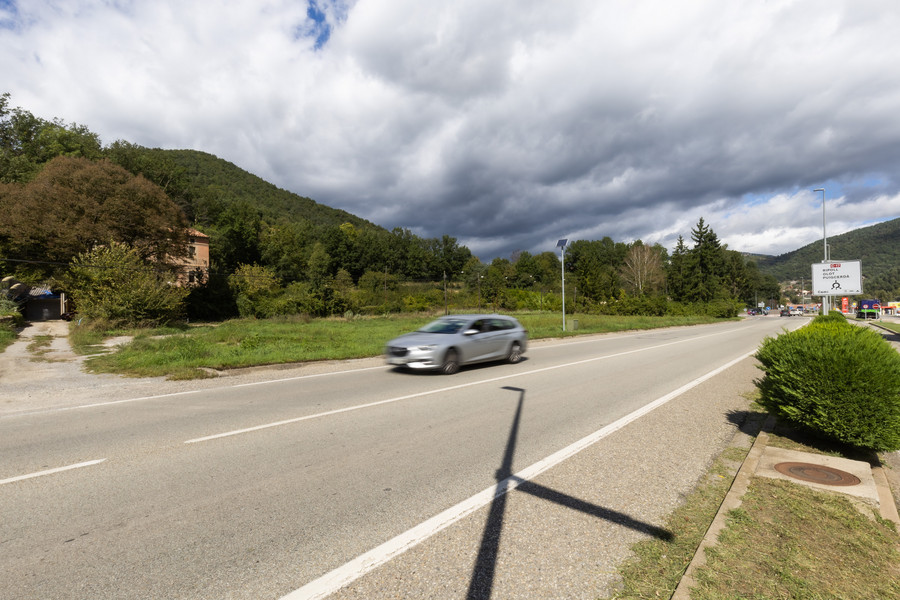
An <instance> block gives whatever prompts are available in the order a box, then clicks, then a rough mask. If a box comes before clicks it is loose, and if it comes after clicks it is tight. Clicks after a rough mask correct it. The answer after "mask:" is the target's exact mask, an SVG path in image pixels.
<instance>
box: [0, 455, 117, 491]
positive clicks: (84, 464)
mask: <svg viewBox="0 0 900 600" xmlns="http://www.w3.org/2000/svg"><path fill="white" fill-rule="evenodd" d="M105 460H106V459H105V458H101V459H99V460H89V461H87V462H81V463H77V464H74V465H69V466H67V467H57V468H55V469H47V470H46V471H37V472H36V473H29V474H27V475H19V476H18V477H10V478H9V479H0V485H5V484H7V483H14V482H16V481H22V480H24V479H32V478H34V477H43V476H44V475H53V474H54V473H61V472H63V471H70V470H72V469H81V468H82V467H90V466H93V465H99V464H100V463H102V462H103V461H105Z"/></svg>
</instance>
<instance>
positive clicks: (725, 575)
mask: <svg viewBox="0 0 900 600" xmlns="http://www.w3.org/2000/svg"><path fill="white" fill-rule="evenodd" d="M766 416H767V413H766V412H765V409H764V408H763V407H762V406H760V405H759V404H758V403H756V402H753V403H751V406H750V412H749V417H748V420H747V422H746V423H745V426H744V430H749V431H757V432H758V430H759V429H760V424H761V423H762V421H763V420H764V419H765V418H766ZM767 443H768V445H770V446H777V447H781V448H787V449H791V450H798V451H801V452H809V453H817V454H827V455H830V456H840V457H844V458H849V459H852V460H864V461H871V462H873V463H874V462H875V461H877V460H878V459H877V457H876V455H875V454H874V453H872V452H870V451H866V450H862V449H860V448H857V447H855V446H851V445H847V444H840V443H837V442H829V441H825V440H823V439H822V438H821V437H819V436H816V435H814V434H812V433H811V432H809V431H806V430H801V429H796V428H795V427H792V426H791V425H789V424H786V423H784V422H782V421H779V422H778V423H777V424H776V426H775V429H774V431H773V432H771V433H769V436H768V442H767ZM747 451H748V448H745V447H730V448H727V449H726V450H725V451H724V452H723V454H722V455H721V456H720V457H719V458H718V459H717V460H716V461H715V463H714V464H713V466H712V468H711V469H710V471H709V472H708V473H707V476H706V477H705V478H704V480H702V481H701V482H700V483H699V484H698V486H697V488H696V489H695V490H694V491H693V492H692V493H691V494H690V495H689V496H688V497H687V498H686V499H685V502H684V503H683V504H682V505H681V506H680V507H679V508H677V509H676V510H675V511H674V512H673V513H672V514H671V515H670V516H669V518H668V520H667V521H666V524H665V528H666V529H667V530H668V531H671V532H672V534H673V536H672V538H671V539H670V540H659V539H652V540H647V541H644V542H640V543H638V544H637V545H636V546H635V547H634V548H632V550H633V552H634V558H633V559H632V560H630V561H628V562H627V563H625V564H624V565H623V566H622V567H621V568H620V569H619V573H620V575H621V577H622V584H621V589H620V591H619V592H618V593H616V594H615V595H614V596H613V598H615V599H616V600H657V599H659V598H670V597H671V596H672V594H673V593H674V591H675V588H676V587H677V586H678V583H679V582H680V580H681V577H682V575H683V574H684V571H685V570H686V569H687V567H688V564H689V563H690V561H691V560H692V559H693V557H694V553H695V552H696V551H697V547H698V545H699V544H700V542H701V540H702V539H703V537H704V536H705V535H706V532H707V529H708V528H709V526H710V524H711V523H712V521H713V519H714V518H715V515H716V513H717V511H718V509H719V506H720V505H721V503H722V501H723V500H724V499H725V496H726V494H727V493H728V490H729V489H730V487H731V485H732V483H733V481H734V477H735V475H736V473H737V470H738V468H739V466H740V463H741V462H742V461H743V459H744V458H745V456H746V453H747ZM706 558H707V563H706V565H705V566H703V567H701V568H699V569H698V570H697V572H696V573H695V575H694V578H695V581H696V586H695V587H694V588H693V589H691V591H690V597H691V600H749V599H753V600H782V599H784V598H808V599H811V600H812V599H816V600H818V599H821V600H826V599H836V598H841V599H843V600H870V599H872V598H900V534H898V532H897V530H896V527H895V525H894V524H893V523H892V522H890V521H886V520H884V519H882V518H881V517H880V516H879V515H878V513H877V511H876V510H875V509H874V507H868V508H862V509H861V508H859V507H858V506H857V505H855V504H853V502H851V501H850V500H849V499H848V498H847V497H845V496H842V495H840V494H838V493H826V492H817V491H814V490H811V489H809V488H808V487H805V486H802V485H799V484H795V483H791V482H787V481H779V480H768V479H765V478H760V477H753V478H751V481H750V485H749V488H748V491H747V492H746V494H745V495H744V496H743V499H742V503H741V506H740V507H739V508H737V509H735V510H733V511H731V512H730V513H729V514H728V515H727V520H726V527H725V529H724V530H723V531H722V532H721V533H720V534H719V537H718V539H717V542H716V544H715V545H714V546H712V547H711V548H709V549H707V551H706ZM826 565H827V566H826Z"/></svg>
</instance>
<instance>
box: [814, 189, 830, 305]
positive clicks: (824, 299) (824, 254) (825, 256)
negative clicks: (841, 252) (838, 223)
mask: <svg viewBox="0 0 900 600" xmlns="http://www.w3.org/2000/svg"><path fill="white" fill-rule="evenodd" d="M813 192H822V262H823V263H827V262H828V236H827V235H826V234H825V188H816V189H814V190H813ZM829 310H831V307H830V306H829V297H828V296H822V314H823V315H827V314H828V312H829Z"/></svg>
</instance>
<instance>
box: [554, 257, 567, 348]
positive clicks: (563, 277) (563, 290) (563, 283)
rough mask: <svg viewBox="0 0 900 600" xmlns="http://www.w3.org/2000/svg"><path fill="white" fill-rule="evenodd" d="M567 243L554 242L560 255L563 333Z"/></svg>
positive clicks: (564, 323) (564, 324)
mask: <svg viewBox="0 0 900 600" xmlns="http://www.w3.org/2000/svg"><path fill="white" fill-rule="evenodd" d="M568 243H569V240H559V241H558V242H556V247H557V248H559V253H560V257H561V260H560V264H561V266H560V270H561V275H562V318H563V331H565V330H566V244H568Z"/></svg>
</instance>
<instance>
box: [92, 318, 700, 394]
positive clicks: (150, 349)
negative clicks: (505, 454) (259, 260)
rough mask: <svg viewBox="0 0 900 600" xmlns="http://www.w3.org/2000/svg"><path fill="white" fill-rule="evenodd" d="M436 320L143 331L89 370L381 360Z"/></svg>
mask: <svg viewBox="0 0 900 600" xmlns="http://www.w3.org/2000/svg"><path fill="white" fill-rule="evenodd" d="M516 317H517V318H518V319H519V321H520V322H521V323H522V325H523V326H524V327H525V328H526V329H528V331H529V337H530V339H540V338H547V337H557V336H561V335H567V336H571V335H582V334H586V333H601V332H612V331H623V330H631V329H652V328H658V327H669V326H673V325H694V324H698V323H708V322H712V321H714V319H711V318H704V317H608V316H598V315H585V316H577V317H574V318H573V317H567V329H569V331H567V332H566V333H565V334H563V332H562V317H561V315H559V314H553V313H521V314H517V315H516ZM433 318H434V315H403V316H385V317H369V318H365V317H357V318H352V319H305V318H302V317H280V318H273V319H265V320H257V319H235V320H231V321H226V322H224V323H221V324H215V325H202V326H193V327H190V328H186V329H184V330H167V331H164V332H160V331H159V330H151V331H143V332H137V334H136V336H135V338H134V341H133V342H132V343H130V344H128V345H127V346H125V347H123V348H121V349H120V350H118V351H116V352H114V353H110V354H103V355H99V356H92V357H90V358H88V360H87V361H86V366H87V368H88V369H90V370H91V371H94V372H114V373H121V374H125V375H129V376H135V377H153V376H161V375H166V376H169V377H170V378H173V379H184V378H194V377H204V376H209V372H208V370H209V369H214V370H218V369H233V368H239V367H249V366H257V365H272V364H282V363H297V362H307V361H317V360H342V359H350V358H362V357H369V356H377V355H379V354H381V352H382V351H383V348H384V344H385V342H387V341H388V340H390V339H391V338H393V337H396V336H398V335H401V334H403V333H406V332H408V331H412V330H415V329H418V328H419V327H421V326H422V325H424V324H425V323H427V322H428V321H430V320H431V319H433ZM575 319H577V320H578V329H577V330H573V328H574V325H575V323H574V321H575ZM117 333H118V334H121V332H117ZM89 339H93V338H89ZM93 343H96V342H93Z"/></svg>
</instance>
